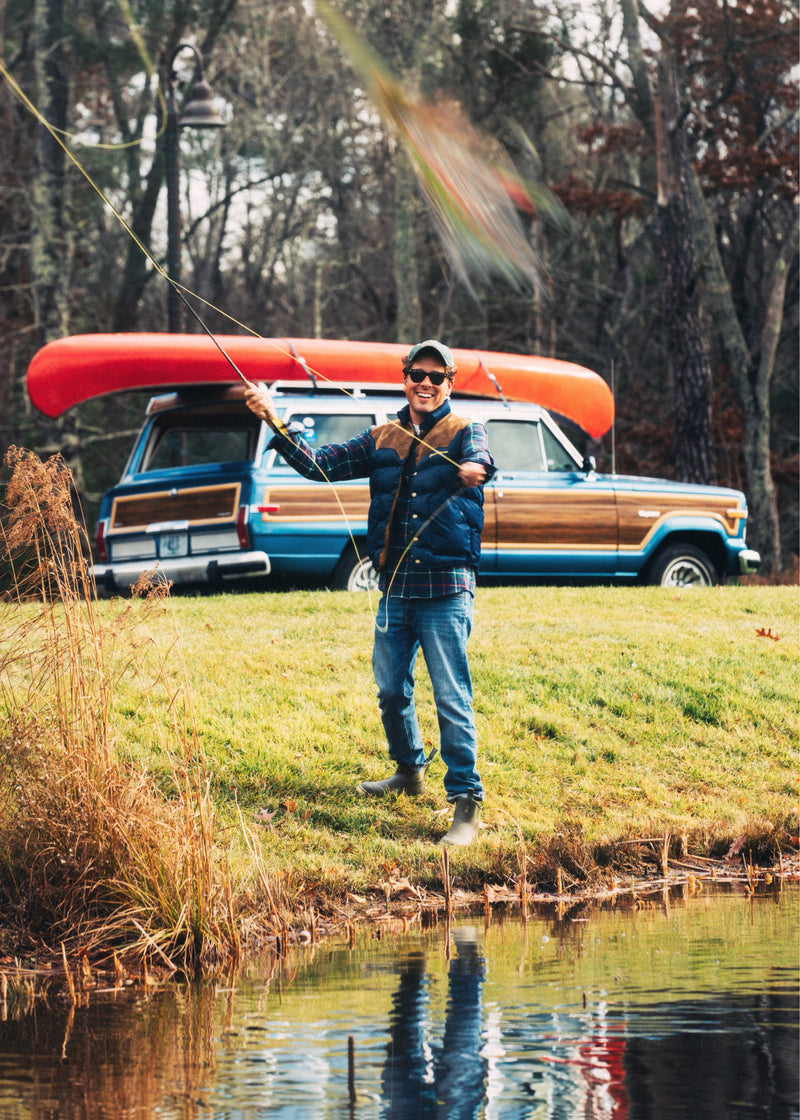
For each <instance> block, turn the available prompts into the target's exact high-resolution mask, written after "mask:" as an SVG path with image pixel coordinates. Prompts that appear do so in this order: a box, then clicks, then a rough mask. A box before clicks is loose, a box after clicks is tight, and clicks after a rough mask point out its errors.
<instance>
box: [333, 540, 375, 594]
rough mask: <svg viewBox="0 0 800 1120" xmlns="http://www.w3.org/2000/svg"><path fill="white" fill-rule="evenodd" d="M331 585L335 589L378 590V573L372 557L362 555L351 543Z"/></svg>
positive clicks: (344, 553) (338, 565) (343, 555)
mask: <svg viewBox="0 0 800 1120" xmlns="http://www.w3.org/2000/svg"><path fill="white" fill-rule="evenodd" d="M361 547H362V548H363V547H364V546H363V545H362V546H361ZM331 587H332V588H333V589H334V591H377V590H378V573H377V572H376V571H375V569H374V567H373V566H372V561H371V560H370V558H369V557H368V556H362V555H360V553H359V552H358V551H357V550H356V548H355V546H354V545H352V544H350V545H348V546H347V548H346V549H345V550H344V552H343V553H342V558H341V560H340V561H339V563H338V564H337V565H336V571H335V572H334V573H333V579H332V580H331Z"/></svg>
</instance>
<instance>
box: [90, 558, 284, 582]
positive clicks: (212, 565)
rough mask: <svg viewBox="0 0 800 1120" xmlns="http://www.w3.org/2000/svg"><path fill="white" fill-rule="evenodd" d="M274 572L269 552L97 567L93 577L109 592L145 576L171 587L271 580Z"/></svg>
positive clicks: (130, 561)
mask: <svg viewBox="0 0 800 1120" xmlns="http://www.w3.org/2000/svg"><path fill="white" fill-rule="evenodd" d="M270 571H271V565H270V562H269V556H267V554H266V552H237V553H232V554H231V555H230V556H224V557H219V556H213V557H209V556H183V557H181V558H180V559H176V560H169V559H163V560H126V561H124V562H119V563H116V564H95V565H94V567H93V568H92V573H93V575H94V578H95V582H96V583H97V584H98V586H105V587H107V588H109V589H113V588H116V589H121V588H123V587H129V586H130V585H131V584H132V583H135V582H136V580H137V579H138V578H139V577H140V576H141V575H142V574H143V573H144V572H150V573H152V574H153V577H154V580H155V581H157V582H158V581H169V582H171V583H217V582H219V581H220V580H222V579H236V578H241V577H243V576H268V575H269V573H270Z"/></svg>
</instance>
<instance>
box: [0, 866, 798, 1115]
mask: <svg viewBox="0 0 800 1120" xmlns="http://www.w3.org/2000/svg"><path fill="white" fill-rule="evenodd" d="M773 887H774V889H772V888H767V889H764V888H759V892H757V893H756V894H755V895H752V894H748V893H747V891H746V890H745V889H744V888H743V887H741V886H736V887H728V888H721V887H714V888H713V889H712V888H711V887H709V886H708V885H704V886H703V887H702V889H700V890H698V891H696V892H695V893H693V894H690V893H689V890H688V888H683V889H682V890H678V891H672V892H671V893H669V894H666V893H664V894H659V895H657V896H654V898H653V899H652V900H650V901H647V900H644V899H641V900H640V901H639V903H638V905H636V906H633V905H631V904H628V905H622V904H617V905H616V906H605V907H597V906H595V907H591V908H585V909H582V910H577V909H573V910H568V911H566V912H565V911H564V910H563V909H562V910H560V911H558V910H556V909H552V910H547V911H538V912H537V913H536V914H535V915H528V918H527V920H526V921H522V920H521V919H520V917H519V915H518V913H516V914H514V915H513V916H510V915H506V916H502V915H500V914H498V913H497V912H494V913H492V914H491V915H490V916H489V917H488V918H484V915H483V914H482V913H481V914H479V915H477V916H473V917H471V918H467V917H464V916H463V915H458V916H454V917H453V919H452V920H451V921H450V922H447V921H446V920H445V918H444V917H443V916H441V917H439V918H436V917H434V918H433V919H431V916H430V915H416V916H414V915H412V916H410V917H406V918H405V919H403V920H402V922H401V921H400V920H399V919H397V918H394V919H391V918H387V920H386V922H384V923H378V924H373V925H371V926H368V927H367V926H365V927H363V928H357V930H356V932H355V935H354V936H353V937H352V938H351V939H350V940H349V941H347V942H346V943H342V942H340V941H334V940H332V939H329V940H327V941H323V942H318V943H317V944H315V945H308V946H306V947H305V948H302V949H297V950H293V951H292V953H290V954H289V955H288V956H286V957H284V958H282V959H279V958H277V957H276V956H275V955H274V954H271V955H269V956H268V957H265V958H263V959H260V960H256V961H251V962H250V963H249V964H248V965H247V967H246V968H244V969H242V970H241V971H240V972H238V973H237V974H236V975H235V976H234V977H231V978H230V979H229V980H227V981H223V980H220V979H218V980H217V981H216V982H214V983H210V982H209V983H204V984H198V985H179V984H172V985H168V986H166V987H165V988H159V989H154V990H152V991H148V992H142V991H137V992H130V991H127V992H124V991H121V992H117V993H108V994H105V995H104V994H102V993H92V994H91V996H90V997H88V1002H87V1004H86V1005H85V1006H82V1005H79V1006H76V1007H73V1008H70V1007H69V1005H67V1004H65V1003H64V1001H63V1000H62V999H61V998H60V997H51V999H50V1000H49V1001H48V1003H47V1004H44V1003H42V1002H41V1001H37V1002H36V1003H35V1004H34V1005H33V1006H32V1007H30V1008H28V1009H26V1010H23V1009H21V1008H19V1007H15V1006H14V1005H13V1004H9V1005H8V1006H6V1007H5V1008H4V1016H5V1017H4V1018H3V1019H2V1020H0V1117H2V1118H3V1120H32V1118H35V1120H67V1118H69V1120H75V1118H80V1120H134V1118H136V1120H145V1118H151V1117H152V1118H159V1120H161V1118H163V1120H189V1118H191V1120H194V1118H197V1120H223V1118H224V1120H262V1118H279V1117H280V1118H283V1120H328V1118H339V1117H341V1118H348V1120H384V1118H386V1120H428V1118H433V1117H440V1118H446V1120H490V1118H491V1120H561V1118H563V1120H573V1118H576V1117H580V1118H583V1120H585V1118H595V1120H596V1118H603V1120H620V1118H623V1117H624V1118H626V1120H634V1118H644V1117H653V1118H659V1120H662V1118H667V1120H669V1118H675V1120H686V1118H695V1117H698V1118H703V1120H715V1118H720V1120H722V1118H725V1120H730V1118H739V1117H741V1118H745V1117H768V1118H769V1120H782V1118H784V1117H785V1118H796V1117H798V1039H799V1032H798V891H797V889H796V886H795V885H790V886H785V885H784V887H783V889H782V890H781V889H778V887H777V885H776V884H773ZM423 919H424V920H423ZM423 926H424V928H423Z"/></svg>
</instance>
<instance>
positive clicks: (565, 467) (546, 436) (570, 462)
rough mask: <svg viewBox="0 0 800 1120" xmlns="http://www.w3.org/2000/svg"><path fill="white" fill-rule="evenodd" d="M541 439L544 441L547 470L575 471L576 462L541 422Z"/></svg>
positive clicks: (576, 467)
mask: <svg viewBox="0 0 800 1120" xmlns="http://www.w3.org/2000/svg"><path fill="white" fill-rule="evenodd" d="M541 429H542V441H543V442H544V457H545V461H546V463H547V466H546V468H545V469H546V470H548V471H576V470H577V469H578V464H577V463H576V462H575V460H574V459H573V458H572V456H571V455H570V454H569V452H568V451H567V450H566V448H565V447H564V446H563V444H561V443H560V442H559V441H558V440H557V439H556V437H555V436H554V435H553V433H552V432H551V431H550V429H549V428H548V427H547V425H546V424H542V426H541Z"/></svg>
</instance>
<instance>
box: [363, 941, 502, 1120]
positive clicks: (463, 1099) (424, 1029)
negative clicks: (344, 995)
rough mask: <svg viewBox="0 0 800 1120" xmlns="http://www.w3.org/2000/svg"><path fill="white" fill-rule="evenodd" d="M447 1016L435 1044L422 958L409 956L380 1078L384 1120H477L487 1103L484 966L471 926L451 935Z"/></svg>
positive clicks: (394, 999) (395, 1000) (403, 966)
mask: <svg viewBox="0 0 800 1120" xmlns="http://www.w3.org/2000/svg"><path fill="white" fill-rule="evenodd" d="M453 939H454V941H455V945H456V953H457V955H456V956H455V957H453V958H452V959H451V961H450V964H449V968H448V978H447V1011H446V1017H445V1026H444V1034H443V1036H442V1039H441V1041H440V1042H433V1043H432V1042H431V1039H430V1028H431V1021H430V1010H429V1001H428V998H427V986H428V984H427V975H426V971H425V957H424V955H423V954H421V953H413V954H411V955H410V956H408V957H406V958H405V959H404V960H403V961H402V963H401V967H400V983H399V984H398V987H397V991H396V992H395V994H394V996H393V997H392V1011H391V1016H390V1019H389V1022H390V1039H389V1046H388V1053H387V1057H386V1065H385V1067H384V1073H383V1082H382V1084H383V1100H384V1103H385V1105H386V1113H385V1115H386V1117H387V1120H432V1118H434V1117H438V1116H446V1117H448V1120H475V1118H476V1117H477V1116H478V1115H479V1110H480V1107H481V1104H482V1103H483V1099H484V1090H485V1082H486V1072H487V1061H486V1058H485V1057H484V1056H483V1041H482V1030H483V1014H482V1008H481V989H482V987H483V980H484V976H485V973H486V960H485V958H484V957H483V956H482V954H481V953H480V952H479V951H478V936H477V933H476V931H475V930H474V929H473V928H472V927H462V928H460V929H456V930H455V932H454V935H453Z"/></svg>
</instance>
